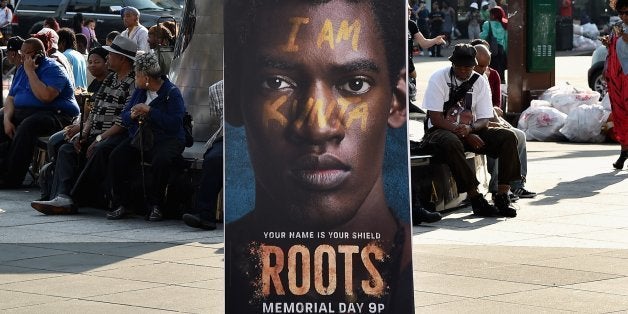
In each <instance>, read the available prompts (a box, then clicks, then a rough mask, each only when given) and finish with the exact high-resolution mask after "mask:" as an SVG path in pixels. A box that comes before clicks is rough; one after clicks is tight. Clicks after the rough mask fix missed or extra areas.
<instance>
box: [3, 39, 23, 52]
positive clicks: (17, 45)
mask: <svg viewBox="0 0 628 314" xmlns="http://www.w3.org/2000/svg"><path fill="white" fill-rule="evenodd" d="M23 43H24V39H23V38H22V37H20V36H13V37H11V38H9V41H7V51H19V50H20V49H22V44H23Z"/></svg>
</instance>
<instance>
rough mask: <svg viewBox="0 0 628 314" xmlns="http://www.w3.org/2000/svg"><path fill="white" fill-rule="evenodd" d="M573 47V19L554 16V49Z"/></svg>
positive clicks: (569, 48)
mask: <svg viewBox="0 0 628 314" xmlns="http://www.w3.org/2000/svg"><path fill="white" fill-rule="evenodd" d="M571 49H573V19H572V18H571V17H564V16H557V17H556V51H561V50H571Z"/></svg>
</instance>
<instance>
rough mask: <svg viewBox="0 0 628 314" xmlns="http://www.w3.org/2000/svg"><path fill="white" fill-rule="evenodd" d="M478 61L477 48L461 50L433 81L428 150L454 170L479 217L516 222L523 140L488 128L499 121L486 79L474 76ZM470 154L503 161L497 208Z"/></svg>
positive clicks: (460, 46) (460, 47)
mask: <svg viewBox="0 0 628 314" xmlns="http://www.w3.org/2000/svg"><path fill="white" fill-rule="evenodd" d="M475 55H476V50H475V48H473V46H471V45H468V44H458V45H456V46H455V47H454V51H453V53H452V55H451V57H449V60H450V61H451V63H452V65H451V66H447V67H445V68H442V69H440V70H438V71H436V72H435V73H434V74H432V76H431V77H430V80H429V82H428V85H427V88H426V90H425V97H424V99H423V107H424V108H425V109H427V114H428V120H427V123H428V127H429V129H428V131H427V132H426V134H425V137H424V138H423V147H424V148H425V150H426V152H427V153H429V154H432V155H433V156H434V157H435V160H439V161H442V162H444V163H446V164H447V165H448V166H449V169H450V170H451V173H452V175H453V177H454V179H455V181H456V185H457V187H458V190H459V191H463V192H467V193H468V195H469V198H470V199H471V206H472V207H473V213H474V214H476V215H479V216H505V217H515V216H516V215H517V212H516V211H515V209H514V208H512V207H511V206H510V199H509V198H508V191H509V190H510V185H509V184H510V181H514V180H517V179H520V178H521V173H520V163H519V156H518V154H517V137H516V136H515V134H514V133H513V132H512V131H510V130H508V129H504V128H501V127H489V126H488V122H489V119H490V118H491V117H493V106H492V103H491V91H490V86H489V84H488V81H487V80H486V78H485V77H484V76H481V75H479V74H478V73H476V72H475V71H473V68H474V67H475V65H477V61H476V58H475V57H476V56H475ZM465 151H471V152H475V153H479V154H486V155H488V156H490V157H493V158H499V159H500V163H499V172H498V173H499V177H498V192H497V195H496V196H495V202H494V203H495V205H494V206H493V205H490V204H489V203H488V202H487V201H486V199H484V197H483V196H482V194H480V193H479V192H478V185H479V182H478V180H477V178H476V176H475V172H474V171H473V170H472V169H471V168H470V167H469V166H468V165H467V163H466V159H465Z"/></svg>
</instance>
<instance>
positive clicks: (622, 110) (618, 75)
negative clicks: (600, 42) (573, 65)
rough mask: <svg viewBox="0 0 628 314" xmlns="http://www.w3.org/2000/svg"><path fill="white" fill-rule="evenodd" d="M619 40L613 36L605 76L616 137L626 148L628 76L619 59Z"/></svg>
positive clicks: (627, 135) (627, 140)
mask: <svg viewBox="0 0 628 314" xmlns="http://www.w3.org/2000/svg"><path fill="white" fill-rule="evenodd" d="M618 39H619V37H617V36H611V39H610V45H609V47H608V57H607V59H606V71H605V72H604V75H605V76H606V82H607V83H608V96H609V98H610V100H611V115H612V116H613V124H614V127H613V128H614V133H615V137H616V138H617V141H618V142H619V143H620V144H621V145H624V146H626V145H628V75H626V74H624V72H623V70H622V68H621V62H619V58H618V57H617V50H616V49H615V47H616V45H617V40H618Z"/></svg>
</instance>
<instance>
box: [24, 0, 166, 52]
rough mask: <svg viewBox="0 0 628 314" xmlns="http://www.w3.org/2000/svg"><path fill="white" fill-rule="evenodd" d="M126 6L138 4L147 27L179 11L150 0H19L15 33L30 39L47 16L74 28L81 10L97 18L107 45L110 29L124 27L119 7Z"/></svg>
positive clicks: (142, 19) (120, 30) (102, 42)
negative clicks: (74, 22)
mask: <svg viewBox="0 0 628 314" xmlns="http://www.w3.org/2000/svg"><path fill="white" fill-rule="evenodd" d="M125 6H133V7H136V8H137V9H138V10H139V11H140V23H141V24H142V25H144V26H146V27H150V26H153V25H155V24H157V19H158V18H159V17H161V16H172V15H173V14H176V13H177V12H173V11H172V10H170V9H167V8H164V7H162V6H159V5H157V4H155V3H154V2H152V1H151V0H57V1H54V0H20V1H19V2H18V4H17V5H16V7H15V14H14V16H13V33H14V34H15V35H20V36H22V37H24V38H27V37H29V36H30V34H31V33H34V32H33V30H39V29H41V28H42V26H43V21H44V19H46V18H48V17H54V18H56V19H57V21H58V22H59V25H60V26H61V27H70V28H71V27H72V19H73V17H74V15H75V14H76V13H79V12H80V13H81V14H83V17H84V18H85V19H90V18H91V19H94V20H96V37H98V40H99V41H100V43H101V44H104V43H105V38H106V37H107V34H108V33H109V32H111V31H114V30H115V31H119V32H122V31H123V30H124V24H123V23H122V18H121V17H120V10H121V9H122V8H123V7H125Z"/></svg>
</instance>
